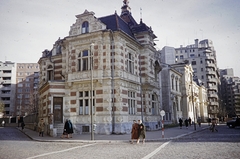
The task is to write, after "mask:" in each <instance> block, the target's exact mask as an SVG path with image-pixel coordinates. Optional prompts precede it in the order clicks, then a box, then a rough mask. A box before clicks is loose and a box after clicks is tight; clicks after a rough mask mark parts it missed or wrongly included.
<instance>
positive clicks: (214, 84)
mask: <svg viewBox="0 0 240 159" xmlns="http://www.w3.org/2000/svg"><path fill="white" fill-rule="evenodd" d="M164 54H165V55H164ZM173 55H175V58H174V59H173ZM161 57H165V58H164V60H165V61H163V62H164V63H168V64H172V63H174V61H175V62H177V63H179V62H184V61H188V62H189V63H190V64H191V65H192V68H193V70H194V79H200V80H201V81H202V82H203V85H204V86H205V87H206V88H207V90H208V113H209V117H211V118H212V117H217V115H218V112H219V91H218V89H219V84H220V75H219V70H218V67H217V59H216V51H215V50H214V46H213V42H212V41H211V40H209V39H205V40H202V41H199V40H198V39H196V40H195V43H194V44H192V45H188V46H186V47H183V46H180V48H175V49H173V48H171V47H164V48H163V49H162V50H161Z"/></svg>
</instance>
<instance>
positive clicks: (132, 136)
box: [131, 120, 139, 143]
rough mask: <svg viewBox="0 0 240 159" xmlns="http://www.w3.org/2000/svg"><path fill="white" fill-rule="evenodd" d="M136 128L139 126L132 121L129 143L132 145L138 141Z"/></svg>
mask: <svg viewBox="0 0 240 159" xmlns="http://www.w3.org/2000/svg"><path fill="white" fill-rule="evenodd" d="M138 128H139V125H138V123H137V121H136V120H133V124H132V131H131V143H133V141H134V140H138Z"/></svg>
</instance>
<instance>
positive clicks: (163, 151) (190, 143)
mask: <svg viewBox="0 0 240 159" xmlns="http://www.w3.org/2000/svg"><path fill="white" fill-rule="evenodd" d="M239 156H240V128H235V129H229V128H228V127H226V126H225V125H220V126H218V132H213V133H212V132H210V131H209V130H204V131H200V132H196V133H193V134H191V135H188V136H184V137H181V138H179V139H177V140H169V141H161V142H159V141H158V142H146V143H145V144H142V143H139V144H136V143H134V144H130V143H126V142H117V143H116V142H113V143H61V142H37V141H32V140H31V139H29V138H28V137H27V136H25V135H24V134H23V133H22V132H20V131H19V130H17V129H16V128H9V127H5V128H2V127H0V159H12V158H14V159H26V158H28V159H30V158H38V159H66V158H68V159H79V158H84V159H131V158H132V159H147V158H151V159H159V158H163V159H176V158H178V159H187V158H189V159H190V158H191V159H192V158H197V159H201V158H202V159H211V158H214V159H216V158H218V159H228V158H240V157H239Z"/></svg>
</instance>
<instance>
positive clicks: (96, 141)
mask: <svg viewBox="0 0 240 159" xmlns="http://www.w3.org/2000/svg"><path fill="white" fill-rule="evenodd" d="M17 129H18V130H19V131H21V132H22V133H23V134H25V135H26V136H27V137H29V138H30V139H31V140H34V141H38V142H62V143H125V142H126V143H128V142H129V143H130V142H131V140H60V139H59V140H58V139H57V140H46V139H44V138H43V139H37V138H34V137H31V136H30V135H29V134H28V133H26V132H24V131H23V130H21V129H20V128H17ZM206 129H208V127H206V128H202V129H200V130H196V131H191V132H189V133H185V134H181V135H178V136H176V137H169V138H159V139H146V140H145V142H160V141H169V140H176V139H179V138H181V137H184V136H187V135H190V134H193V133H197V132H200V131H203V130H206Z"/></svg>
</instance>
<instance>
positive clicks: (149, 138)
mask: <svg viewBox="0 0 240 159" xmlns="http://www.w3.org/2000/svg"><path fill="white" fill-rule="evenodd" d="M207 128H209V126H208V124H207V123H202V125H201V127H199V126H198V125H196V130H194V126H193V125H192V126H190V127H188V129H187V128H186V127H185V126H183V127H182V129H180V128H179V127H173V128H167V129H164V136H163V137H162V130H157V131H147V132H146V142H153V141H163V140H172V139H177V138H180V137H183V136H185V135H188V134H192V133H195V132H199V131H202V130H205V129H207ZM17 129H19V130H20V131H22V132H23V133H24V134H26V135H27V136H28V137H29V138H31V139H32V140H35V141H42V142H69V143H71V142H88V143H89V142H129V141H130V139H131V134H120V135H117V134H111V135H99V134H94V140H91V133H87V134H73V138H70V139H67V138H64V139H61V138H60V136H58V137H50V136H46V135H45V136H43V137H41V136H38V132H36V131H33V130H30V129H24V130H22V129H21V128H18V127H17Z"/></svg>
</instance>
